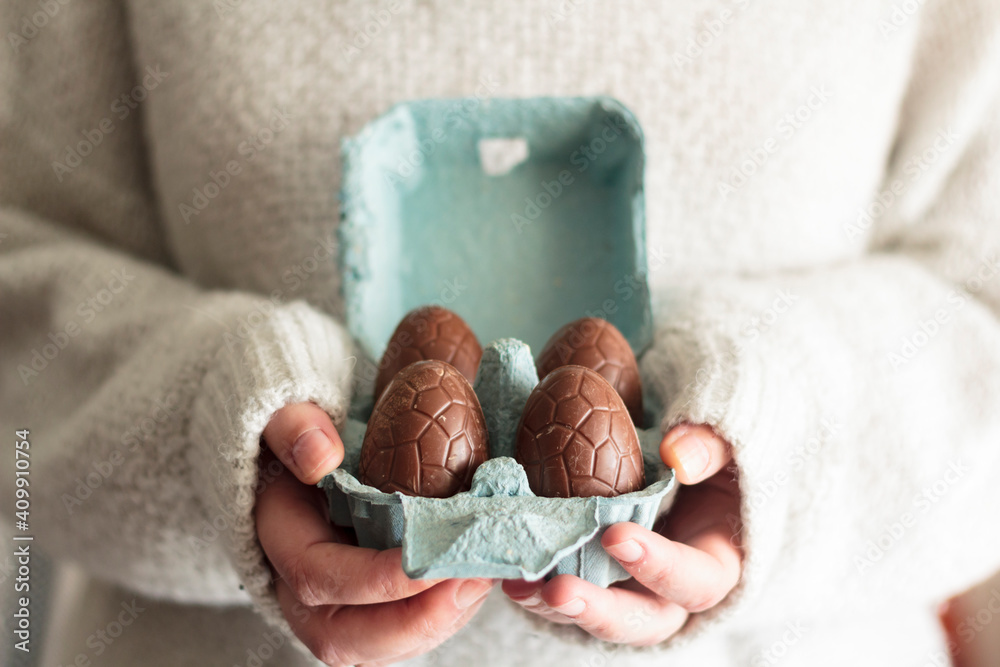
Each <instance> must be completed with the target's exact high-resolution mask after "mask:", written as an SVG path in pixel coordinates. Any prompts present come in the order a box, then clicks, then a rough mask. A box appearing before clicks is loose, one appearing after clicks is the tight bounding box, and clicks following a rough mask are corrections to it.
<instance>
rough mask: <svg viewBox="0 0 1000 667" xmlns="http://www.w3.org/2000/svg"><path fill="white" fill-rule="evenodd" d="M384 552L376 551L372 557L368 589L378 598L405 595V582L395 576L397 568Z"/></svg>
mask: <svg viewBox="0 0 1000 667" xmlns="http://www.w3.org/2000/svg"><path fill="white" fill-rule="evenodd" d="M384 553H385V552H382V551H380V552H377V553H376V554H375V556H374V557H373V558H372V566H373V567H372V570H371V572H370V575H369V590H370V592H371V594H372V596H373V597H374V598H376V599H378V600H398V599H399V598H401V597H405V593H406V584H405V583H404V582H402V581H401V580H400V578H399V577H398V576H397V572H396V570H397V568H396V567H394V563H392V562H390V560H389V559H388V557H387V556H385V555H384Z"/></svg>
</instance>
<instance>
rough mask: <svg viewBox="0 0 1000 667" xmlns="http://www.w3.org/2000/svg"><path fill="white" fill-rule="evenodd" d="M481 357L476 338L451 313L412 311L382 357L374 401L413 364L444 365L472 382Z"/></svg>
mask: <svg viewBox="0 0 1000 667" xmlns="http://www.w3.org/2000/svg"><path fill="white" fill-rule="evenodd" d="M482 356H483V348H482V346H480V345H479V341H478V340H476V335H475V334H474V333H472V329H470V328H469V325H468V324H466V323H465V320H463V319H462V318H461V317H459V316H458V315H456V314H455V313H453V312H452V311H450V310H448V309H447V308H442V307H440V306H423V307H421V308H417V309H416V310H412V311H410V312H409V313H407V315H406V316H405V317H404V318H403V319H402V321H401V322H400V323H399V326H397V327H396V330H395V331H394V332H393V334H392V337H391V338H390V339H389V344H388V345H387V346H386V349H385V353H384V354H383V355H382V360H381V362H380V363H379V367H378V374H377V375H376V377H375V400H376V401H377V400H378V398H379V396H381V395H382V392H383V391H385V388H386V387H387V386H388V385H389V381H390V380H392V378H393V376H394V375H396V373H398V372H399V371H400V370H401V369H403V368H405V367H407V366H409V365H410V364H412V363H414V362H415V361H426V360H428V359H437V360H438V361H446V362H448V363H449V364H451V365H452V366H454V367H455V368H457V369H458V372H459V373H461V374H462V375H464V376H465V378H466V379H467V380H468V381H469V382H473V381H474V380H475V379H476V369H478V368H479V360H480V359H481V358H482Z"/></svg>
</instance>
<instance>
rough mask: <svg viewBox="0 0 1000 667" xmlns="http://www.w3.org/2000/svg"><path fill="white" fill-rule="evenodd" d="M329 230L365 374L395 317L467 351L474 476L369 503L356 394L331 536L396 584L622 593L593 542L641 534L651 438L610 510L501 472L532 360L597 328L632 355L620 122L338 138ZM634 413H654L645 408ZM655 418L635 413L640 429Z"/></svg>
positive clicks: (643, 321)
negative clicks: (460, 332)
mask: <svg viewBox="0 0 1000 667" xmlns="http://www.w3.org/2000/svg"><path fill="white" fill-rule="evenodd" d="M343 151H344V174H343V192H342V195H341V197H342V206H341V210H342V215H343V220H342V222H341V226H340V230H339V233H340V242H341V262H342V267H343V270H344V280H343V290H344V301H345V307H346V314H345V319H346V322H347V326H348V329H349V330H350V332H351V334H352V335H353V336H354V338H355V340H356V341H357V343H358V346H359V348H360V350H361V352H362V354H363V355H364V356H365V357H366V358H367V359H368V360H369V361H371V360H375V359H378V358H379V357H380V356H381V354H382V353H383V351H384V349H385V347H386V345H387V343H388V341H389V338H390V336H391V335H392V332H393V330H394V328H395V326H396V324H397V323H398V322H399V320H400V319H402V317H403V316H404V315H405V314H406V313H407V312H409V311H410V310H412V309H413V308H416V307H419V306H422V305H426V304H428V303H436V304H438V305H442V306H445V307H447V308H449V309H451V310H453V311H455V312H457V313H458V314H459V315H460V316H461V317H462V318H463V319H464V320H465V321H466V322H467V323H468V324H469V325H470V327H471V328H472V330H473V331H474V332H475V333H476V335H477V336H478V337H479V339H480V340H493V341H494V342H492V343H490V344H489V345H487V346H486V348H485V350H484V354H483V359H482V362H481V363H480V367H479V371H478V373H477V376H476V380H475V383H474V389H475V391H476V395H477V397H478V398H479V401H480V404H481V405H482V407H483V412H484V415H485V417H486V423H487V427H488V430H489V435H490V455H491V458H490V460H488V461H486V462H485V463H484V464H483V465H481V466H480V467H479V469H478V470H477V471H476V474H475V476H474V478H473V482H472V488H471V490H469V491H467V492H463V493H459V494H457V495H455V496H452V497H450V498H420V497H414V496H406V495H403V494H400V493H391V494H390V493H382V492H381V491H378V490H377V489H375V488H373V487H370V486H367V485H364V484H362V483H361V482H359V481H358V480H357V478H356V477H355V476H354V475H355V474H356V472H357V469H358V468H357V466H358V460H359V456H360V450H361V443H362V441H363V438H364V433H365V428H366V424H367V418H368V415H369V414H370V413H371V408H372V400H371V392H370V391H363V390H359V391H356V392H355V394H354V398H353V401H352V405H351V411H350V417H349V418H348V420H347V422H346V424H344V425H342V427H341V436H342V438H343V440H344V446H345V450H346V457H345V460H344V463H343V464H342V465H341V466H340V468H338V469H337V470H336V471H334V472H333V473H332V474H331V475H328V476H327V477H325V478H324V479H323V480H322V481H321V482H320V486H321V487H322V488H324V489H325V490H326V492H327V496H328V498H329V501H330V516H331V520H332V521H333V522H334V523H335V524H337V525H340V526H350V527H353V528H354V530H355V531H356V534H357V537H358V542H359V544H360V545H361V546H364V547H372V548H377V549H386V548H391V547H396V546H402V548H403V569H404V570H405V571H406V573H407V574H408V575H409V576H411V577H414V578H443V577H494V578H523V579H527V580H537V579H540V578H542V577H545V576H547V575H550V574H564V573H568V574H575V575H578V576H580V577H582V578H584V579H586V580H588V581H590V582H592V583H595V584H598V585H601V586H607V585H608V584H610V583H612V582H615V581H619V580H621V579H625V578H627V577H628V575H627V574H626V572H625V571H624V570H623V569H622V568H621V566H619V565H618V563H617V562H616V561H614V559H612V558H610V557H609V556H608V555H607V554H606V552H605V551H604V550H603V548H601V546H600V535H601V533H602V532H603V530H604V528H606V527H607V526H609V525H611V524H613V523H617V522H620V521H633V522H635V523H638V524H640V525H642V526H644V527H646V528H651V527H652V525H653V523H654V522H655V521H656V519H657V517H659V516H660V515H661V514H662V513H663V512H665V511H666V510H667V509H668V507H669V505H670V503H671V501H672V499H673V495H674V494H673V491H674V478H673V473H672V471H671V470H670V469H669V468H667V467H666V466H664V465H663V463H662V462H661V460H660V458H659V453H658V452H659V441H660V437H661V435H660V433H659V430H658V429H650V430H643V429H638V430H637V433H638V435H639V441H640V444H641V447H642V451H643V459H644V463H645V472H646V483H647V486H646V488H644V489H642V490H640V491H635V492H633V493H628V494H624V495H621V496H617V497H614V498H601V497H592V498H544V497H538V496H536V495H534V493H532V491H531V489H530V488H529V487H528V482H527V478H526V476H525V473H524V469H523V468H522V467H521V465H520V464H519V463H517V462H516V461H515V460H514V458H513V455H514V439H515V435H516V429H517V424H518V421H519V419H520V416H521V412H522V410H523V409H524V404H525V402H526V400H527V398H528V395H529V394H530V393H531V390H532V389H533V388H534V386H535V385H536V384H537V382H538V376H537V373H536V371H535V365H534V361H533V359H532V354H531V347H534V348H535V349H540V348H541V346H542V345H543V344H544V343H545V341H546V340H547V339H548V337H549V336H551V335H552V334H553V333H554V332H555V331H556V330H557V329H558V328H559V327H561V326H562V325H564V324H566V323H567V322H570V321H572V320H575V319H578V318H580V317H584V316H598V317H604V318H605V319H607V320H609V321H610V322H611V323H612V324H614V325H615V326H617V327H618V329H619V330H620V331H621V332H622V334H623V335H624V336H625V338H626V339H627V340H628V341H629V344H630V345H631V346H632V349H633V350H634V351H636V352H637V354H641V352H642V351H643V350H644V349H645V348H646V347H647V346H648V344H649V342H650V338H651V330H652V326H651V308H650V299H649V292H648V286H647V283H646V252H645V232H644V224H645V219H644V204H643V201H644V200H643V167H644V153H643V140H642V132H641V130H640V127H639V125H638V122H637V121H636V119H635V117H634V116H633V115H632V114H631V113H630V112H629V111H628V110H627V109H626V108H625V107H624V106H622V105H621V104H620V103H619V102H617V101H615V100H612V99H610V98H606V97H586V98H584V97H580V98H532V99H491V100H481V99H478V98H467V99H458V100H419V101H414V102H407V103H403V104H400V105H397V106H395V107H393V108H392V109H390V110H389V111H388V112H387V113H386V114H385V115H383V116H381V117H380V118H378V119H376V120H375V121H373V122H372V123H370V124H368V125H367V126H366V127H365V128H364V129H363V130H362V131H361V132H360V133H359V134H358V135H357V136H356V137H354V138H351V139H348V140H345V142H344V147H343ZM651 398H653V397H651V396H647V400H646V401H645V403H646V405H647V406H651V405H657V404H658V403H660V402H659V401H656V400H650V399H651ZM656 417H657V415H655V414H652V413H650V414H647V415H646V423H650V424H655V423H657V420H656Z"/></svg>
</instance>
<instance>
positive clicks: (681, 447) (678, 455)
mask: <svg viewBox="0 0 1000 667" xmlns="http://www.w3.org/2000/svg"><path fill="white" fill-rule="evenodd" d="M670 450H671V451H672V452H673V455H674V459H675V460H676V462H677V466H678V467H679V468H680V469H681V470H683V471H684V474H685V475H687V477H688V478H689V479H697V478H698V476H699V475H701V474H702V473H703V472H705V469H706V468H708V463H709V458H710V457H709V453H708V447H707V446H706V445H705V443H704V442H703V441H702V439H701V438H699V437H698V436H696V435H694V434H693V433H684V434H683V435H681V436H680V437H679V438H678V439H677V440H676V441H674V442H673V443H672V444H671V445H670Z"/></svg>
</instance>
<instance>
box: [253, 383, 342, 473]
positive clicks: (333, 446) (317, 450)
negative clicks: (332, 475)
mask: <svg viewBox="0 0 1000 667" xmlns="http://www.w3.org/2000/svg"><path fill="white" fill-rule="evenodd" d="M264 442H265V443H267V446H268V447H269V448H270V450H271V451H272V452H274V455H275V456H277V457H278V460H279V461H281V462H282V463H283V464H284V465H285V467H286V468H288V469H289V470H291V471H292V473H293V474H294V475H295V476H296V477H297V478H298V480H299V481H300V482H302V483H304V484H315V483H317V482H318V481H319V480H321V479H322V478H323V477H324V476H325V475H326V474H328V473H329V472H330V471H332V470H333V469H334V468H336V467H337V466H339V465H340V464H341V462H342V461H343V460H344V443H343V441H342V440H341V439H340V435H339V434H338V433H337V429H336V428H335V427H334V426H333V422H332V421H330V416H329V415H327V414H326V412H324V411H323V409H322V408H320V407H319V406H318V405H316V404H314V403H296V404H294V405H286V406H285V407H283V408H281V409H280V410H278V411H277V412H276V413H274V416H273V417H271V421H270V422H268V424H267V426H266V427H265V428H264Z"/></svg>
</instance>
